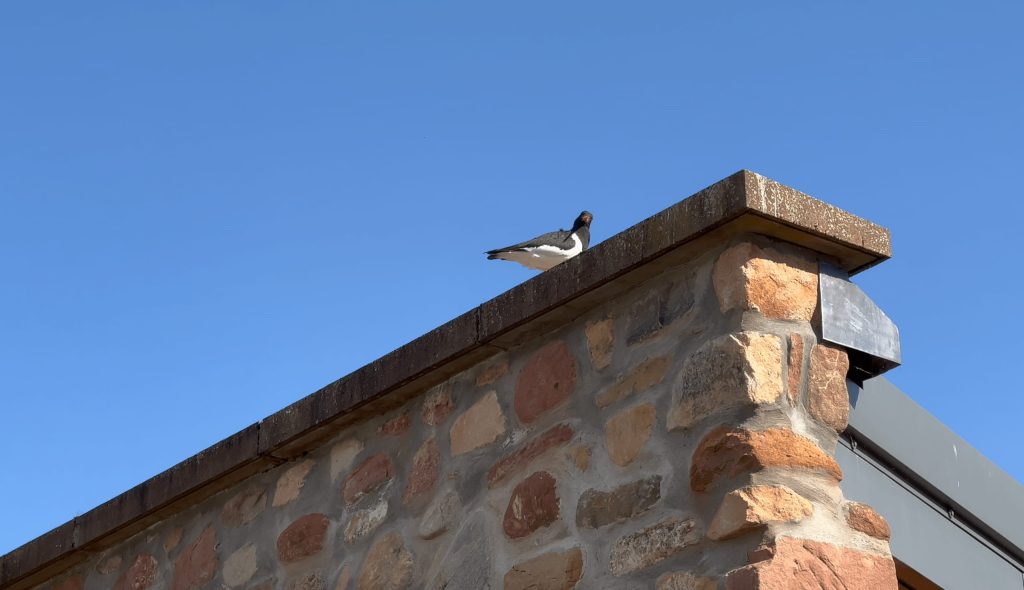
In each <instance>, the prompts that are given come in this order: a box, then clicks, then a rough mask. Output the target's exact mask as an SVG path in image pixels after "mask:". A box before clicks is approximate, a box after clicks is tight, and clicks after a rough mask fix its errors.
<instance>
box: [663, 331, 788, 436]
mask: <svg viewBox="0 0 1024 590" xmlns="http://www.w3.org/2000/svg"><path fill="white" fill-rule="evenodd" d="M781 395H782V340H781V339H779V337H778V336H774V335H772V334H762V333H760V332H739V333H737V334H727V335H725V336H721V337H718V338H715V339H714V340H711V341H708V342H706V343H704V344H703V345H702V346H701V347H700V348H698V349H697V350H696V351H694V352H693V354H691V355H690V356H689V357H688V358H687V359H686V362H685V363H684V364H683V370H682V375H681V378H680V380H679V389H678V391H677V392H676V394H675V396H674V399H673V404H672V410H671V411H670V412H669V417H668V424H667V426H668V428H669V430H675V429H679V428H689V427H690V426H693V425H694V424H695V423H697V422H698V421H700V420H701V419H703V418H705V417H707V416H709V415H711V414H713V413H715V412H719V411H722V410H726V409H729V408H732V407H736V406H739V405H749V404H770V403H774V402H775V401H777V400H778V399H779V396H781Z"/></svg>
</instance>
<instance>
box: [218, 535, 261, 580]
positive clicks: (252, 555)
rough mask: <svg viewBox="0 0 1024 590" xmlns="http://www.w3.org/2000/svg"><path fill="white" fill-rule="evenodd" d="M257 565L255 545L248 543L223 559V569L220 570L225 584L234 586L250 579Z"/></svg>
mask: <svg viewBox="0 0 1024 590" xmlns="http://www.w3.org/2000/svg"><path fill="white" fill-rule="evenodd" d="M258 567H259V565H258V563H257V561H256V545H253V544H252V543H249V544H248V545H245V546H243V547H242V548H240V549H238V550H236V551H235V552H234V553H232V554H231V555H229V556H228V558H227V559H225V560H224V570H223V571H222V572H221V576H222V577H223V578H224V583H225V584H226V585H228V586H229V587H231V588H234V587H236V586H241V585H242V584H245V583H246V582H248V581H249V580H251V579H252V577H253V576H254V575H256V570H257V569H258Z"/></svg>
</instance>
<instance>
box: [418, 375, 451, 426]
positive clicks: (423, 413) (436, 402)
mask: <svg viewBox="0 0 1024 590" xmlns="http://www.w3.org/2000/svg"><path fill="white" fill-rule="evenodd" d="M454 411H455V401H454V400H453V399H452V392H451V387H450V386H449V385H448V384H447V383H445V384H442V385H440V386H438V387H435V388H434V389H433V390H432V391H431V392H430V393H428V394H427V395H426V396H425V397H424V398H423V407H422V409H421V410H420V417H422V418H423V423H424V424H426V425H427V426H437V425H438V424H441V423H442V422H444V421H445V420H447V419H448V416H451V414H452V412H454Z"/></svg>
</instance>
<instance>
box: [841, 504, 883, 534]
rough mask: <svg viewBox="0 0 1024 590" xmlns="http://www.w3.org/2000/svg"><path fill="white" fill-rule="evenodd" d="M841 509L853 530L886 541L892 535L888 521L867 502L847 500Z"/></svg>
mask: <svg viewBox="0 0 1024 590" xmlns="http://www.w3.org/2000/svg"><path fill="white" fill-rule="evenodd" d="M843 510H844V512H845V514H846V524H848V525H850V528H852V529H853V530H855V531H860V532H862V533H864V534H866V535H870V536H872V537H874V538H876V539H881V540H883V541H888V540H889V539H890V538H891V537H892V530H891V529H890V528H889V523H888V522H886V521H885V518H883V517H882V515H881V514H879V513H877V512H875V509H874V508H872V507H870V506H868V505H867V504H861V503H860V502H847V503H846V504H845V506H844V507H843Z"/></svg>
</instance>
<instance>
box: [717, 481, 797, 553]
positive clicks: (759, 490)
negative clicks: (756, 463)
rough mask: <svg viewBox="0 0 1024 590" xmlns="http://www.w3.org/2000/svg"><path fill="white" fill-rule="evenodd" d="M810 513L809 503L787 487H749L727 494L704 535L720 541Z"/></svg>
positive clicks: (791, 520)
mask: <svg viewBox="0 0 1024 590" xmlns="http://www.w3.org/2000/svg"><path fill="white" fill-rule="evenodd" d="M812 512H814V507H813V506H812V505H811V503H810V502H808V501H807V500H806V499H804V498H802V497H800V496H799V495H798V494H797V493H796V492H794V491H793V490H791V489H789V488H787V487H786V486H781V485H759V486H748V487H745V488H740V489H738V490H735V491H732V492H729V493H728V494H726V496H725V498H723V499H722V504H721V505H720V506H719V507H718V511H717V512H716V513H715V516H714V518H712V519H711V525H710V526H708V533H707V534H708V538H710V539H714V540H716V541H721V540H724V539H729V538H732V537H735V536H738V535H740V534H742V533H744V532H746V531H749V530H753V529H756V528H758V527H760V526H762V525H766V524H768V523H772V522H796V521H799V520H803V519H804V518H806V517H808V516H810V515H811V513H812Z"/></svg>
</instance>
